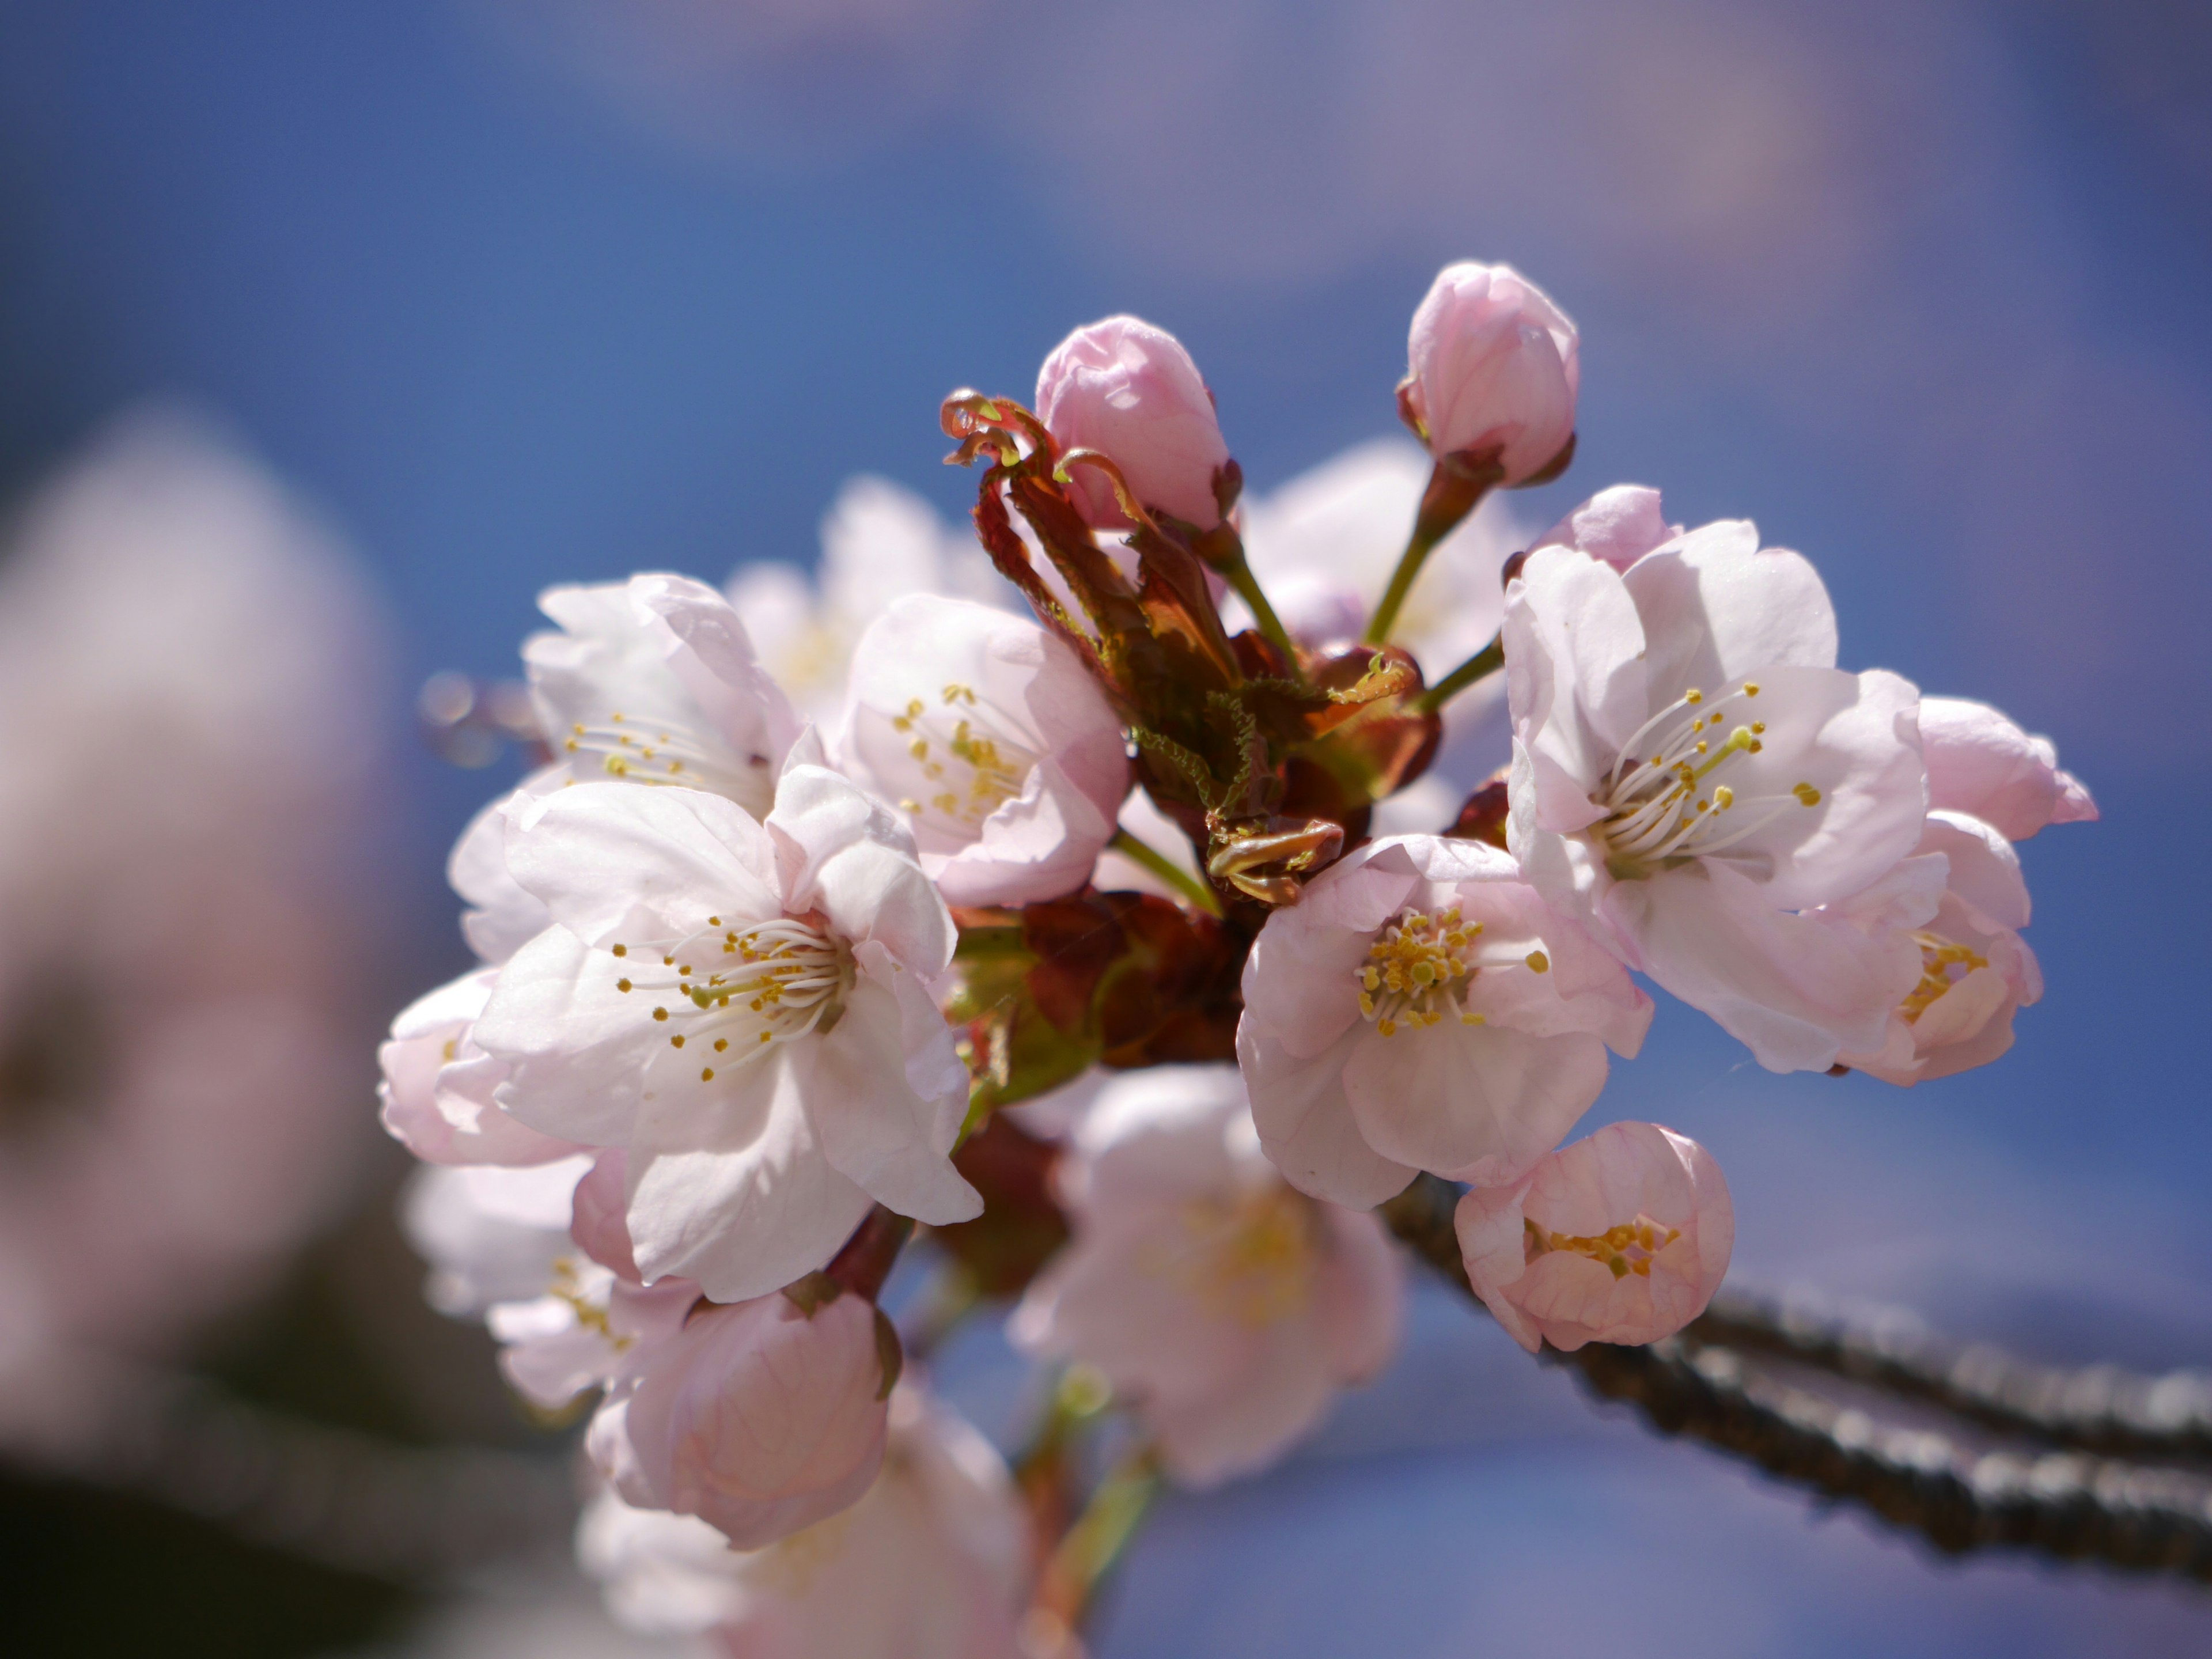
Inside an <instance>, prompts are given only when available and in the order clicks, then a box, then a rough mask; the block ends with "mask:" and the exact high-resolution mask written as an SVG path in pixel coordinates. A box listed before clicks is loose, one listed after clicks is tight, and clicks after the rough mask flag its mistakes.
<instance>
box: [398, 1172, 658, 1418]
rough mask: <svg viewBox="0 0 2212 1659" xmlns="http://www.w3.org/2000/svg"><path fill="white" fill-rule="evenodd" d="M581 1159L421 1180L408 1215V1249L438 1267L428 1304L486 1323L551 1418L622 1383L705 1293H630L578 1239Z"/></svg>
mask: <svg viewBox="0 0 2212 1659" xmlns="http://www.w3.org/2000/svg"><path fill="white" fill-rule="evenodd" d="M591 1167H592V1160H591V1159H590V1158H588V1157H586V1156H582V1155H578V1156H574V1157H570V1158H562V1159H559V1160H557V1161H556V1162H554V1163H550V1164H538V1165H536V1166H533V1167H531V1168H527V1169H503V1168H494V1167H464V1168H439V1167H432V1168H428V1169H425V1170H419V1171H417V1172H416V1176H415V1178H414V1180H413V1181H412V1182H410V1184H409V1186H408V1189H407V1192H406V1195H405V1197H404V1200H403V1201H402V1203H401V1206H400V1218H401V1221H402V1223H403V1225H404V1227H405V1229H406V1232H407V1237H408V1240H409V1242H410V1243H412V1244H413V1245H414V1246H415V1248H416V1250H417V1251H418V1252H419V1253H420V1254H421V1255H422V1256H423V1257H424V1259H425V1260H427V1261H428V1262H429V1263H430V1266H431V1273H430V1278H429V1282H428V1285H426V1286H425V1289H424V1292H423V1294H424V1297H425V1299H426V1300H428V1302H429V1304H430V1305H431V1306H432V1307H434V1308H435V1309H437V1310H439V1311H440V1312H441V1313H443V1314H446V1315H447V1316H451V1317H453V1318H456V1319H478V1318H480V1319H482V1320H483V1322H484V1325H485V1328H487V1329H488V1330H489V1331H490V1333H491V1334H492V1336H493V1338H494V1340H496V1341H497V1342H498V1343H499V1344H500V1370H501V1372H502V1373H504V1374H505V1376H506V1377H507V1381H508V1382H509V1383H512V1384H513V1386H514V1388H515V1389H516V1390H517V1392H519V1393H520V1394H521V1395H523V1396H524V1397H525V1398H526V1399H527V1400H529V1401H531V1402H532V1404H533V1405H536V1406H538V1407H540V1408H541V1409H543V1410H545V1411H549V1412H550V1411H557V1410H559V1409H560V1408H562V1407H564V1406H566V1405H568V1403H569V1402H570V1401H573V1400H574V1399H575V1398H576V1396H577V1395H580V1394H583V1393H585V1392H586V1391H587V1390H589V1389H595V1388H598V1387H599V1386H600V1385H601V1384H602V1383H606V1382H608V1381H610V1380H611V1379H612V1378H613V1377H614V1376H615V1375H616V1373H617V1370H619V1369H620V1368H621V1366H622V1364H623V1360H624V1358H625V1356H629V1355H635V1352H637V1351H638V1350H639V1349H640V1348H641V1347H647V1346H652V1345H653V1344H655V1343H658V1342H659V1341H661V1340H665V1338H666V1337H667V1336H668V1335H669V1334H671V1333H672V1332H673V1331H674V1330H675V1329H676V1328H677V1327H678V1325H679V1324H680V1322H682V1320H683V1317H684V1310H686V1309H687V1308H689V1307H690V1304H692V1303H693V1302H695V1301H696V1300H697V1298H698V1286H697V1285H682V1284H678V1283H675V1282H671V1283H670V1284H669V1285H663V1286H656V1287H655V1288H653V1290H650V1291H645V1290H641V1289H639V1288H637V1287H636V1286H634V1285H632V1286H625V1285H623V1284H622V1283H621V1282H620V1280H619V1279H617V1276H616V1275H615V1274H614V1273H611V1272H610V1271H609V1270H608V1269H607V1268H606V1267H604V1266H602V1265H601V1264H600V1263H599V1262H596V1261H592V1259H591V1257H590V1256H588V1255H586V1254H585V1252H584V1251H583V1250H582V1249H580V1247H579V1246H578V1245H577V1244H576V1243H575V1242H574V1240H573V1239H572V1238H571V1237H570V1235H569V1216H570V1206H571V1205H572V1204H573V1202H574V1194H575V1190H576V1186H577V1183H578V1182H579V1181H580V1180H581V1179H583V1178H584V1176H585V1175H586V1172H587V1171H588V1170H590V1169H591Z"/></svg>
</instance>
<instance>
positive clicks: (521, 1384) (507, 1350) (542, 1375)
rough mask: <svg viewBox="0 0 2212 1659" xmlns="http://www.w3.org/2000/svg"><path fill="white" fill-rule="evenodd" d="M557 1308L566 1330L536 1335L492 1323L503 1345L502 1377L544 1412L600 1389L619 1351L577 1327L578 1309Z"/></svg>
mask: <svg viewBox="0 0 2212 1659" xmlns="http://www.w3.org/2000/svg"><path fill="white" fill-rule="evenodd" d="M548 1300H550V1298H548ZM553 1305H554V1306H555V1307H556V1308H558V1309H559V1310H561V1311H562V1314H564V1315H565V1316H567V1318H568V1328H567V1329H566V1330H563V1331H559V1332H551V1331H548V1332H544V1333H537V1332H532V1331H528V1330H526V1329H523V1328H518V1327H516V1326H513V1325H512V1324H502V1323H501V1322H500V1321H498V1320H496V1319H495V1320H494V1321H492V1335H493V1337H494V1338H495V1340H498V1341H499V1342H500V1343H501V1345H502V1346H501V1349H500V1353H499V1370H500V1375H501V1376H504V1377H505V1378H506V1379H507V1386H508V1387H510V1388H512V1389H513V1390H514V1391H515V1392H516V1393H517V1394H519V1395H521V1396H522V1397H523V1398H524V1399H526V1400H527V1401H530V1403H531V1404H532V1405H533V1406H535V1407H538V1410H540V1411H544V1412H557V1411H559V1410H561V1409H562V1407H564V1406H568V1405H569V1404H571V1403H573V1402H574V1400H575V1398H576V1396H577V1395H580V1394H584V1393H586V1392H588V1391H589V1390H591V1389H596V1388H599V1387H600V1386H601V1385H602V1384H603V1383H605V1382H606V1380H607V1378H608V1376H609V1375H610V1374H611V1369H612V1367H613V1365H614V1364H615V1356H614V1351H613V1349H612V1347H611V1346H610V1345H609V1344H608V1342H607V1340H606V1338H605V1337H604V1336H602V1335H600V1334H599V1332H597V1331H595V1330H592V1329H591V1328H589V1327H587V1326H583V1325H579V1324H577V1323H575V1313H574V1310H573V1309H570V1308H568V1305H567V1304H564V1303H556V1304H553ZM495 1311H496V1310H495Z"/></svg>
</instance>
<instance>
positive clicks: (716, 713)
mask: <svg viewBox="0 0 2212 1659" xmlns="http://www.w3.org/2000/svg"><path fill="white" fill-rule="evenodd" d="M538 606H539V608H540V609H542V610H543V611H544V612H545V614H546V615H547V616H549V617H551V618H552V619H553V620H554V621H555V622H556V623H560V624H561V631H560V632H559V633H543V634H537V635H532V637H531V638H530V639H529V641H526V643H525V644H524V646H523V648H522V658H523V662H524V664H525V665H526V668H527V670H528V671H529V677H530V691H531V696H532V700H533V701H534V702H536V703H537V705H538V719H539V720H540V721H541V722H542V723H543V724H544V728H545V739H546V742H547V743H548V744H550V745H551V746H552V749H553V751H554V753H555V755H556V757H560V758H562V760H564V761H565V762H566V763H567V765H568V769H569V775H570V776H572V777H574V779H576V780H577V781H586V780H589V779H592V778H598V777H611V778H621V779H626V780H629V781H635V782H638V783H658V784H677V785H682V786H684V787H689V788H693V789H707V790H712V791H713V792H714V793H716V794H720V795H726V796H728V797H729V798H730V799H732V800H733V801H735V802H737V804H738V805H740V806H742V807H744V809H745V810H746V811H748V812H750V813H751V814H753V816H754V817H763V816H765V815H766V813H767V811H768V809H769V804H770V802H772V801H773V800H774V799H775V776H776V769H777V768H779V767H780V766H781V764H782V763H783V757H784V755H785V753H786V751H787V750H789V749H790V747H791V743H792V739H793V738H794V737H796V736H797V735H798V729H799V724H798V720H797V717H796V716H795V715H794V714H793V713H792V710H791V706H790V704H789V703H788V702H787V701H786V700H785V697H784V695H783V692H782V691H781V689H780V688H778V686H777V685H776V684H775V681H774V680H772V679H771V678H769V675H768V672H767V671H766V670H764V669H763V667H762V666H761V665H760V663H759V660H758V659H757V658H756V656H755V655H754V653H753V646H752V641H751V639H750V636H749V635H747V634H746V632H745V627H744V623H742V622H741V621H739V620H738V614H737V612H736V611H733V610H732V609H731V608H730V604H729V601H728V600H726V599H724V598H723V597H722V596H721V595H720V593H717V592H715V591H714V589H713V588H711V587H708V586H706V585H704V584H703V583H701V582H695V581H692V580H690V579H689V578H687V577H683V576H665V575H641V576H632V577H631V578H630V579H629V580H628V581H626V582H610V583H606V584H605V585H603V586H596V587H554V588H548V589H547V590H546V591H545V592H544V594H543V595H542V596H541V597H540V598H539V599H538Z"/></svg>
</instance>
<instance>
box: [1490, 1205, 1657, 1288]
mask: <svg viewBox="0 0 2212 1659" xmlns="http://www.w3.org/2000/svg"><path fill="white" fill-rule="evenodd" d="M1521 1229H1522V1248H1523V1249H1524V1250H1525V1252H1526V1255H1525V1256H1524V1257H1523V1259H1524V1260H1526V1261H1534V1260H1535V1259H1536V1258H1537V1257H1538V1256H1540V1255H1547V1254H1549V1253H1550V1252H1551V1251H1553V1250H1571V1251H1572V1252H1573V1253H1574V1254H1575V1255H1586V1256H1588V1257H1589V1259H1590V1260H1591V1261H1595V1262H1598V1263H1601V1265H1602V1266H1604V1267H1606V1269H1607V1271H1609V1272H1610V1273H1612V1274H1613V1277H1614V1278H1615V1279H1626V1278H1627V1277H1628V1276H1629V1274H1631V1273H1634V1274H1635V1275H1636V1276H1637V1277H1638V1279H1649V1278H1650V1277H1651V1263H1652V1261H1653V1260H1654V1258H1656V1256H1657V1255H1658V1254H1659V1252H1660V1251H1662V1250H1663V1249H1666V1248H1667V1247H1668V1245H1669V1244H1672V1243H1674V1241H1675V1240H1676V1239H1678V1238H1680V1237H1681V1236H1682V1230H1681V1229H1680V1227H1663V1226H1662V1225H1660V1224H1659V1223H1658V1222H1656V1221H1654V1220H1653V1219H1652V1218H1650V1216H1648V1215H1644V1214H1641V1213H1639V1214H1638V1216H1637V1218H1636V1219H1635V1220H1633V1221H1630V1222H1625V1223H1623V1224H1622V1225H1620V1226H1618V1227H1608V1228H1607V1229H1606V1230H1605V1231H1603V1232H1601V1233H1599V1234H1597V1235H1596V1236H1595V1237H1589V1238H1585V1237H1582V1236H1581V1235H1579V1234H1576V1233H1554V1232H1547V1231H1545V1229H1543V1228H1541V1227H1540V1226H1538V1225H1536V1224H1535V1223H1534V1222H1533V1221H1529V1220H1527V1219H1523V1220H1522V1223H1521Z"/></svg>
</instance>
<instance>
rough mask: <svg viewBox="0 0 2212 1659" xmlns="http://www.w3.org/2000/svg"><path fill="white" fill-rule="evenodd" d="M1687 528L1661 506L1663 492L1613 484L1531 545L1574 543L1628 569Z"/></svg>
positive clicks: (1574, 545) (1532, 548) (1572, 545)
mask: <svg viewBox="0 0 2212 1659" xmlns="http://www.w3.org/2000/svg"><path fill="white" fill-rule="evenodd" d="M1681 533H1682V527H1681V526H1680V525H1673V524H1668V522H1667V515H1666V513H1663V512H1662V511H1661V510H1660V507H1659V492H1658V491H1657V490H1656V489H1652V488H1650V486H1649V485H1647V484H1614V485H1613V487H1612V488H1611V489H1601V490H1599V491H1598V492H1597V494H1596V495H1593V496H1591V497H1590V498H1589V500H1588V501H1584V502H1583V504H1582V505H1581V506H1580V507H1577V508H1575V510H1574V511H1573V512H1571V513H1568V514H1567V516H1566V517H1565V518H1564V519H1562V520H1559V523H1557V524H1555V525H1553V526H1552V527H1551V528H1550V529H1549V530H1547V531H1546V532H1544V533H1543V534H1542V535H1541V536H1539V537H1538V538H1536V539H1535V540H1534V542H1532V543H1530V544H1529V551H1531V552H1534V550H1536V549H1537V548H1540V547H1571V548H1573V549H1574V550H1576V551H1577V552H1579V553H1587V554H1589V556H1590V557H1592V558H1594V559H1601V560H1603V561H1604V562H1606V563H1607V564H1609V565H1611V566H1612V567H1613V568H1614V569H1615V570H1626V569H1627V568H1628V567H1629V566H1631V565H1632V564H1634V563H1635V562H1637V561H1638V559H1640V558H1642V557H1643V556H1644V555H1645V554H1646V553H1649V552H1650V551H1651V550H1652V549H1654V548H1656V547H1663V546H1664V545H1666V544H1668V542H1671V541H1673V540H1674V538H1675V537H1677V536H1679V535H1680V534H1681Z"/></svg>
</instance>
